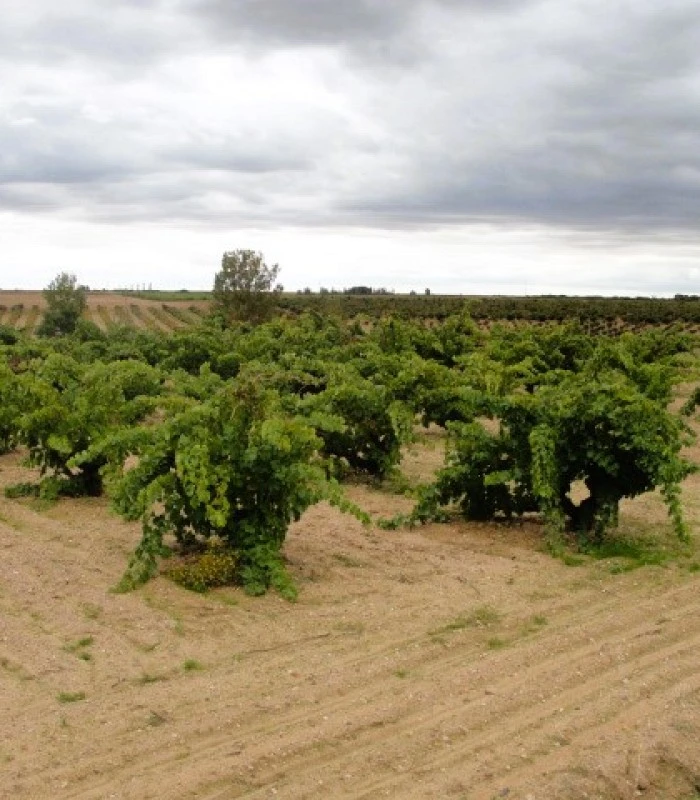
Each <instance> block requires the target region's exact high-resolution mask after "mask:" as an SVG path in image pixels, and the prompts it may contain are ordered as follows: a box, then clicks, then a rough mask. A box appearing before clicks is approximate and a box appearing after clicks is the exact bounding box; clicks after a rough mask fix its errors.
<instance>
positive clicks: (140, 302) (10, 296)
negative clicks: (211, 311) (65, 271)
mask: <svg viewBox="0 0 700 800" xmlns="http://www.w3.org/2000/svg"><path fill="white" fill-rule="evenodd" d="M87 301H88V305H87V310H86V312H85V318H86V319H88V320H90V321H91V322H94V323H95V325H97V326H98V327H100V328H102V329H103V330H104V329H106V328H107V327H108V326H109V325H115V324H116V325H125V324H126V325H131V326H133V327H137V328H148V329H151V330H160V331H165V332H170V331H172V330H176V329H178V328H182V327H184V326H185V325H186V323H184V322H182V321H181V320H180V319H178V318H177V317H176V316H174V315H172V314H169V313H168V312H167V311H164V310H163V306H164V305H166V306H177V307H179V306H182V307H183V308H184V309H185V315H186V316H189V315H188V313H187V311H186V309H188V308H189V307H190V306H193V307H196V308H199V309H206V308H208V303H207V302H206V301H201V300H193V301H187V302H185V301H178V302H168V303H164V302H163V301H161V300H144V299H143V298H140V297H127V296H125V295H122V294H117V293H113V292H88V295H87ZM17 306H22V307H23V308H22V310H21V311H19V310H17V311H16V312H15V311H13V310H12V309H13V307H17ZM3 308H4V311H3V310H2V309H3ZM45 308H46V301H45V300H44V296H43V293H42V292H41V291H20V290H10V289H4V290H0V322H5V323H11V324H13V325H16V326H17V327H19V328H24V327H26V326H27V325H30V326H31V327H32V328H35V327H36V325H38V323H39V322H40V318H41V314H42V313H43V311H44V309H45ZM192 317H193V319H196V318H195V317H194V315H192Z"/></svg>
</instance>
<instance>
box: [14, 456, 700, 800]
mask: <svg viewBox="0 0 700 800" xmlns="http://www.w3.org/2000/svg"><path fill="white" fill-rule="evenodd" d="M434 456H435V454H434V452H430V451H425V452H424V453H421V452H418V453H417V454H415V455H414V457H413V468H417V465H418V466H420V465H419V462H420V460H421V459H424V460H426V459H427V461H430V459H432V458H434ZM410 466H411V465H410V464H409V467H410ZM27 475H28V473H27V471H26V470H25V469H24V468H22V467H21V466H20V464H19V458H18V456H16V455H8V456H3V457H2V458H0V484H3V485H6V484H8V483H12V482H16V481H18V480H20V479H26V477H27ZM352 492H353V496H354V498H355V499H356V500H358V501H360V502H361V503H363V504H364V505H365V506H366V507H368V508H369V509H370V510H372V511H373V512H382V513H393V512H394V511H395V510H397V508H399V507H400V506H401V504H402V503H403V502H404V501H403V499H401V498H396V497H392V496H389V495H387V494H382V493H379V492H377V491H374V490H370V489H368V488H365V487H355V488H353V490H352ZM699 492H700V478H698V477H694V478H691V479H690V480H689V481H688V482H687V484H686V489H685V499H686V506H687V508H688V516H689V519H690V521H691V523H692V525H693V528H697V523H698V520H699V514H700V512H699V510H698V503H697V500H696V498H697V497H698V496H699ZM667 529H668V526H667V524H666V522H665V517H664V514H663V510H662V507H661V503H660V500H659V498H658V497H656V496H651V497H646V498H643V499H641V500H638V501H635V502H633V503H629V504H627V505H626V506H625V507H624V510H623V515H622V530H623V532H625V531H627V532H628V533H629V532H632V531H642V532H645V534H646V535H649V536H658V537H660V540H663V539H664V537H666V536H667V535H669V534H668V530H667ZM138 536H139V530H138V527H137V526H135V525H132V524H126V523H123V522H121V521H119V520H118V519H116V518H115V517H113V516H111V515H110V514H109V513H108V511H107V508H106V503H105V502H104V501H102V500H62V501H61V502H60V503H59V504H58V505H56V506H55V507H53V508H51V509H49V510H45V511H37V510H33V508H32V507H31V506H30V505H28V504H27V503H26V502H20V501H12V500H7V499H5V498H2V499H0V550H1V559H0V685H1V686H2V693H1V695H0V731H1V734H2V735H1V737H0V767H1V768H0V796H2V797H7V798H13V799H14V800H28V799H29V798H37V799H38V798H42V799H43V798H52V800H61V799H62V798H65V800H68V799H69V798H70V800H98V799H99V800H104V799H105V798H123V799H124V800H126V799H127V798H128V799H129V800H143V799H145V798H168V800H185V799H186V798H187V799H189V800H194V798H197V800H228V798H239V797H245V798H272V797H278V798H285V800H286V799H287V798H288V799H289V800H292V799H296V798H367V800H369V799H370V798H371V799H372V800H373V799H374V798H381V797H390V798H416V800H419V799H422V798H470V799H471V798H500V797H508V798H521V799H522V800H525V799H526V798H530V800H532V799H533V798H537V800H542V799H545V798H546V799H547V800H549V799H550V798H561V800H576V799H577V798H620V800H626V799H627V798H634V797H639V796H643V797H647V798H658V799H659V800H660V799H661V798H682V799H685V800H689V798H692V797H698V796H700V593H699V590H700V573H698V572H696V571H695V570H696V569H697V563H696V562H694V561H693V560H692V558H691V559H685V560H682V561H680V562H670V563H668V564H666V565H665V566H658V565H657V566H646V567H641V568H638V569H634V570H631V571H625V569H624V564H623V563H622V562H620V561H619V560H616V559H613V560H606V561H600V560H599V561H593V560H589V561H586V562H585V563H583V564H580V565H578V566H566V565H565V564H563V563H562V562H561V561H558V560H555V559H553V558H552V557H551V556H549V555H547V554H546V553H544V552H543V551H542V550H541V529H540V527H539V525H538V524H537V523H535V522H532V523H526V524H524V525H522V526H515V527H495V526H493V527H492V526H479V525H472V524H466V523H459V524H453V525H449V526H439V525H431V526H427V527H425V528H423V529H418V530H413V531H397V532H383V531H379V530H375V529H368V530H365V529H363V528H362V527H361V526H360V525H359V524H357V523H355V522H354V521H353V520H351V519H348V518H346V517H344V516H342V515H340V514H339V513H337V512H336V511H334V510H332V509H330V508H328V507H325V506H317V507H315V508H314V509H312V510H310V511H309V512H308V513H307V514H306V515H305V516H304V517H303V518H302V520H301V521H300V522H299V523H297V524H296V525H294V526H293V528H292V530H291V532H290V534H289V537H288V540H287V544H286V548H285V552H286V557H287V558H288V560H289V563H290V568H291V570H292V572H293V573H294V574H295V576H296V578H297V580H298V584H299V588H300V598H299V601H298V602H297V603H296V604H290V603H287V602H286V601H284V600H282V599H280V598H279V597H277V596H275V595H268V596H266V597H264V598H257V599H256V598H249V597H247V596H245V595H244V594H243V593H242V592H241V591H240V590H238V589H235V588H230V589H223V590H217V591H214V592H211V593H210V594H208V595H205V596H200V595H196V594H193V593H190V592H187V591H185V590H183V589H180V588H179V587H177V586H175V585H173V584H172V583H171V582H170V581H168V580H167V579H165V578H163V577H161V578H158V579H156V580H155V581H153V582H151V583H150V584H149V585H147V586H146V587H144V588H142V589H141V590H139V591H137V592H135V593H132V594H128V595H119V594H113V593H111V592H110V587H111V586H113V585H114V584H115V583H116V582H117V580H118V578H119V577H120V574H121V572H122V570H123V568H124V565H125V562H126V558H127V556H128V553H129V552H130V550H131V549H132V548H133V546H134V545H135V543H136V541H137V540H138Z"/></svg>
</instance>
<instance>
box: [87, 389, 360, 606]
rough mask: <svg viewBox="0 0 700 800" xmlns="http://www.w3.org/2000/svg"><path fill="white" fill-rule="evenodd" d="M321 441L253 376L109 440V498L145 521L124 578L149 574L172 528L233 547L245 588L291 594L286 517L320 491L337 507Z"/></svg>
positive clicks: (183, 537)
mask: <svg viewBox="0 0 700 800" xmlns="http://www.w3.org/2000/svg"><path fill="white" fill-rule="evenodd" d="M320 444H321V442H320V440H319V439H318V437H317V436H316V434H315V432H314V430H313V429H312V428H311V427H310V426H309V425H308V424H307V423H306V422H305V421H304V420H303V419H301V418H298V417H297V418H294V417H290V416H287V415H285V414H284V413H283V412H282V410H281V407H280V403H279V398H278V397H277V396H276V395H275V394H274V393H270V392H265V391H262V390H261V389H260V388H259V387H257V386H255V385H254V384H244V385H238V386H235V385H229V386H225V387H223V388H222V389H221V390H220V391H218V392H217V393H216V394H215V395H214V396H213V397H212V398H211V399H210V400H208V401H206V402H203V403H201V404H198V405H196V406H193V407H192V408H189V409H186V410H184V411H182V412H180V413H178V414H175V415H174V416H173V417H172V418H170V419H167V420H166V421H164V422H163V423H161V424H158V425H155V426H151V427H149V428H145V429H141V430H134V431H130V432H122V433H121V434H120V435H117V436H115V437H113V438H112V439H111V440H106V441H105V442H104V443H103V444H102V446H101V447H100V448H99V451H100V453H101V454H103V455H108V457H109V458H110V459H111V464H112V466H111V471H110V482H111V486H112V498H113V504H114V507H115V508H116V510H117V511H118V512H119V513H120V514H122V515H123V516H124V517H125V518H126V519H130V520H136V519H140V520H141V521H142V523H143V537H142V540H141V543H140V544H139V546H138V548H137V549H136V552H135V553H134V556H133V557H132V559H131V563H130V564H129V568H128V570H127V573H126V575H125V576H124V579H123V581H122V588H124V589H127V588H131V587H134V586H138V585H139V584H141V583H143V582H144V581H145V580H147V579H148V578H149V577H151V576H152V575H153V574H155V572H156V568H157V558H158V556H159V555H160V554H161V552H162V548H163V538H164V536H165V535H166V534H167V533H172V534H174V536H175V538H176V540H177V542H178V543H179V544H180V545H182V546H186V547H187V546H192V545H194V544H196V543H197V542H203V541H204V542H205V541H207V540H209V539H211V538H213V537H216V539H217V540H221V541H223V542H224V543H225V544H226V545H227V546H228V547H230V548H231V549H233V550H235V551H237V552H238V553H239V556H240V577H241V580H242V582H243V584H244V586H245V588H246V589H247V591H249V592H251V593H253V594H259V593H261V592H263V591H265V590H266V589H267V588H268V587H269V586H272V587H274V588H276V589H277V590H278V591H280V592H281V593H282V594H283V595H285V596H288V597H292V596H293V595H294V593H295V590H294V586H293V584H292V582H291V580H290V578H289V576H288V574H287V571H286V569H285V567H284V563H283V560H282V556H281V553H280V550H281V547H282V544H283V542H284V539H285V535H286V533H287V528H288V526H289V524H290V523H291V522H292V521H293V520H296V519H298V518H299V517H300V515H301V514H302V512H303V511H305V510H306V509H307V508H308V507H309V506H310V505H312V504H313V503H316V502H318V501H319V500H321V499H323V498H325V499H328V500H330V501H332V502H334V503H336V504H337V505H339V506H341V507H344V506H343V501H342V498H341V497H340V494H339V491H338V490H337V486H336V485H335V484H333V483H332V482H329V481H327V479H326V477H325V470H324V467H323V464H322V462H321V460H320V458H319V457H318V452H317V451H318V449H319V446H320ZM128 454H132V455H135V456H137V463H136V465H135V466H133V467H132V468H131V469H125V468H124V466H123V465H124V458H125V457H126V456H127V455H128Z"/></svg>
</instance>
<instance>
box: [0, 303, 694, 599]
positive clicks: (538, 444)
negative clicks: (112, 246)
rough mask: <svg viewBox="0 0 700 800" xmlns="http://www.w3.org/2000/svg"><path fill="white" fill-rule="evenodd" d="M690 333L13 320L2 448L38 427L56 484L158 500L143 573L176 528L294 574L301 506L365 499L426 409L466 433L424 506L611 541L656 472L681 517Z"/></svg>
mask: <svg viewBox="0 0 700 800" xmlns="http://www.w3.org/2000/svg"><path fill="white" fill-rule="evenodd" d="M427 299H432V298H421V301H424V300H427ZM257 322H258V321H257V320H256V323H257ZM10 333H11V332H10ZM692 346H693V340H692V338H691V337H689V336H688V335H687V334H681V333H679V332H677V331H675V330H670V331H666V332H659V331H656V332H648V333H643V334H638V335H632V334H625V335H622V336H618V337H606V336H592V335H590V334H589V333H587V332H586V330H585V326H584V325H581V324H578V323H576V322H568V323H566V324H564V325H544V326H529V327H513V326H510V327H508V326H494V327H493V328H492V330H491V331H490V332H489V333H488V334H486V333H484V332H483V331H480V330H479V329H478V328H477V327H476V325H475V324H474V322H473V321H472V319H471V318H470V317H469V316H467V315H465V314H464V313H460V314H458V315H455V316H454V317H451V318H449V319H448V320H447V321H445V322H444V324H440V325H424V324H421V323H416V322H410V321H408V320H406V319H398V318H387V319H383V320H381V321H380V322H378V323H376V324H365V323H364V321H363V320H362V319H361V318H358V319H357V320H355V321H354V322H352V323H350V324H348V323H346V322H342V321H340V320H338V319H336V318H333V317H330V316H324V315H322V314H316V313H313V314H306V315H303V316H301V317H299V318H295V319H281V318H278V319H275V320H272V321H270V322H266V323H262V324H254V325H253V324H248V323H244V322H236V323H230V324H227V323H225V322H224V321H223V320H222V319H221V318H212V319H210V320H207V321H205V322H203V323H202V324H201V325H199V326H198V327H193V328H190V329H187V330H183V331H179V332H177V333H172V334H164V333H163V334H160V333H153V332H147V331H142V330H136V329H133V328H126V327H122V328H112V329H110V330H108V331H107V332H102V331H100V330H99V329H98V328H97V327H96V326H94V325H92V324H91V323H88V322H85V321H81V322H79V323H78V324H77V325H76V326H75V330H74V331H73V333H71V334H67V335H64V336H60V337H55V338H50V339H47V338H40V339H32V338H29V337H27V336H23V335H19V334H14V333H12V335H9V334H8V333H7V332H5V335H3V338H2V341H1V342H0V450H8V449H12V448H15V447H21V448H23V449H24V452H25V453H26V454H27V457H28V459H29V462H30V464H32V465H34V466H36V467H38V468H39V471H40V473H41V476H42V478H41V482H40V489H41V491H42V493H43V494H44V496H45V497H48V496H55V495H57V494H60V493H65V492H69V493H71V494H81V493H82V494H93V495H94V494H99V493H101V492H103V491H105V490H106V491H107V492H108V493H109V495H110V496H111V499H112V503H113V506H114V508H115V509H116V510H117V511H118V512H119V513H120V514H122V515H123V516H125V517H126V518H127V519H131V520H141V522H142V524H143V538H142V541H141V544H140V545H139V547H138V549H137V551H136V553H135V554H134V557H133V559H132V561H131V563H130V565H129V568H128V570H127V573H126V575H125V579H124V582H123V586H125V587H128V586H135V585H138V584H139V583H141V582H142V581H143V580H145V579H147V578H148V577H149V576H151V575H152V574H154V573H155V571H156V568H157V563H158V557H159V556H160V555H161V554H162V553H163V552H164V547H165V545H166V544H167V543H168V541H169V540H168V537H169V536H170V537H172V538H173V540H174V545H175V547H176V550H177V552H179V553H182V554H187V553H190V552H191V551H196V550H197V548H200V549H201V548H205V549H206V547H209V548H211V546H215V545H216V543H221V546H222V547H224V548H225V553H226V554H227V555H226V559H225V562H226V564H227V565H228V566H227V567H226V570H229V571H230V569H233V567H232V566H231V565H232V564H234V563H235V565H236V567H235V570H236V574H237V575H238V578H239V580H241V581H242V582H243V583H244V584H245V585H246V586H247V587H248V589H249V590H250V591H253V592H259V591H262V590H264V589H265V588H266V587H267V586H270V585H271V586H275V587H277V588H278V589H279V590H280V591H282V592H284V593H285V594H287V595H291V594H293V587H292V585H291V583H290V580H289V576H288V575H287V572H286V570H285V567H284V561H283V558H282V546H283V543H284V539H285V536H286V532H287V529H288V526H289V524H290V523H291V522H292V521H293V520H294V519H297V518H298V517H299V515H300V514H301V513H303V511H304V510H305V509H306V508H308V507H309V506H310V505H311V504H313V503H316V502H318V501H319V500H321V499H326V500H330V501H331V502H334V503H336V504H338V505H340V506H341V507H343V508H346V509H348V510H354V511H355V513H358V514H359V511H358V510H357V509H352V507H351V506H350V504H349V503H347V502H346V501H344V500H343V496H342V492H341V491H340V487H339V485H338V484H337V483H335V482H334V480H335V478H337V477H344V476H346V475H347V474H348V473H354V474H356V475H363V476H368V475H369V476H372V477H373V478H374V479H384V478H386V477H390V476H392V475H393V474H394V473H395V472H396V470H397V467H398V465H399V464H400V459H401V452H402V447H403V445H405V444H406V443H407V442H409V441H410V440H411V439H412V437H413V436H414V434H415V429H416V426H417V425H419V424H423V425H425V426H429V425H438V426H441V427H442V428H445V429H446V431H447V437H448V449H447V456H446V461H445V465H444V467H443V468H442V469H440V470H438V472H437V474H436V476H435V480H434V481H433V482H432V483H431V484H430V485H428V486H425V487H423V488H422V489H421V490H420V492H419V498H418V501H417V504H416V507H415V510H414V512H413V514H412V515H411V516H410V518H411V519H412V520H413V521H421V520H425V519H430V518H439V517H441V516H443V515H444V514H445V512H446V511H450V510H452V509H454V508H456V509H458V510H459V512H460V513H462V514H463V515H465V516H466V517H468V518H470V519H482V520H489V519H499V518H512V517H518V516H521V515H524V514H537V515H539V516H540V517H542V518H543V519H544V520H545V521H546V523H547V527H548V530H549V532H550V536H551V537H556V536H561V535H562V533H563V532H564V531H566V530H569V531H571V532H572V534H573V535H574V536H575V537H576V538H577V539H578V540H579V541H580V542H582V543H586V542H595V541H600V540H602V539H603V538H604V537H605V536H606V533H607V531H608V530H609V529H610V528H611V527H612V526H614V525H615V524H616V521H617V516H618V509H619V504H620V502H621V500H622V499H624V498H626V497H635V496H637V495H639V494H641V493H643V492H647V491H650V490H653V489H656V488H660V489H661V491H662V494H663V497H664V499H665V501H666V503H667V506H668V509H669V513H670V516H671V518H672V521H673V524H674V527H675V529H676V531H677V533H678V534H679V535H680V536H681V537H685V536H686V535H687V531H686V529H685V527H684V524H683V520H682V515H681V507H680V501H679V492H680V488H679V487H680V483H681V481H682V479H683V478H684V477H685V476H686V475H687V474H688V472H689V470H690V469H691V466H690V465H689V464H688V463H687V462H686V461H685V460H684V459H683V458H682V456H681V448H682V446H683V444H684V442H686V441H687V439H688V436H689V431H688V428H686V426H685V424H684V423H683V422H682V421H681V419H680V417H678V416H677V415H675V414H673V413H671V412H670V411H669V410H668V409H669V401H670V400H671V396H672V388H673V385H674V382H675V381H677V380H678V379H679V377H680V375H681V369H682V367H683V366H684V365H687V363H688V359H689V358H691V356H690V350H691V348H692ZM699 396H700V395H698V394H697V393H696V394H695V395H694V396H693V398H691V403H690V405H689V407H688V410H689V411H690V410H691V407H692V406H693V404H696V403H697V402H699V401H698V399H697V398H698V397H699ZM206 552H209V553H210V552H211V550H210V549H209V550H206ZM229 568H230V569H229ZM226 570H224V571H223V572H224V573H226V574H228V572H227V571H226ZM206 571H207V570H204V572H206ZM173 574H179V573H177V570H176V572H175V573H173ZM188 574H189V573H188ZM222 574H223V573H222ZM220 578H221V576H220V575H219V577H218V578H217V580H219V579H220ZM192 580H193V581H194V583H197V581H199V580H200V579H199V578H196V579H194V578H193V579H192ZM202 580H203V579H202ZM200 583H201V581H200ZM197 585H200V584H199V583H198V584H197Z"/></svg>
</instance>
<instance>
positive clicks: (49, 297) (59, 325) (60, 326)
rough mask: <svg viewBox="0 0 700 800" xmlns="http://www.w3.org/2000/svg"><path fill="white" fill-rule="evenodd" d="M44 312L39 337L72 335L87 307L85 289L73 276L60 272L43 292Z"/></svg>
mask: <svg viewBox="0 0 700 800" xmlns="http://www.w3.org/2000/svg"><path fill="white" fill-rule="evenodd" d="M44 299H45V300H46V306H47V308H46V312H45V313H44V317H43V319H42V321H41V324H40V325H39V327H38V329H37V333H38V334H39V336H63V335H65V334H68V333H73V331H74V330H75V327H76V325H77V324H78V320H79V319H80V317H81V315H82V313H83V311H84V310H85V307H86V306H87V296H86V289H85V287H83V286H79V285H78V279H77V278H76V276H75V275H71V274H70V273H68V272H62V273H60V274H59V275H57V276H56V277H55V278H54V279H53V280H52V281H51V283H50V284H49V285H48V286H47V287H46V289H45V290H44Z"/></svg>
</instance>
